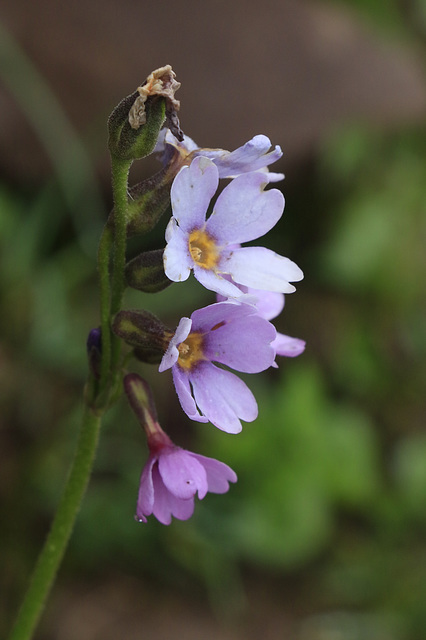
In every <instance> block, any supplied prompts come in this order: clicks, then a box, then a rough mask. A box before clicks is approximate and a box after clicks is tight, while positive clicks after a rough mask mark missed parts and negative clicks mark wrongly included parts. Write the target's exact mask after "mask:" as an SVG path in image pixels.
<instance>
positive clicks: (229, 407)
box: [159, 302, 276, 433]
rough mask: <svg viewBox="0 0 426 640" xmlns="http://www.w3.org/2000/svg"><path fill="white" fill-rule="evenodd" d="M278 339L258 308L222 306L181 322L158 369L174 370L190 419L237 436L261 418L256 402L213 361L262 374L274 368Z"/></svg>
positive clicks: (174, 376)
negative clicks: (247, 424) (274, 347)
mask: <svg viewBox="0 0 426 640" xmlns="http://www.w3.org/2000/svg"><path fill="white" fill-rule="evenodd" d="M275 337H276V331H275V328H274V327H273V325H272V324H271V323H270V322H268V321H267V320H265V319H263V318H261V317H260V316H259V315H257V313H256V309H255V307H253V306H250V305H246V304H234V303H230V302H219V303H217V304H213V305H210V306H208V307H204V308H203V309H198V310H197V311H195V312H194V313H193V314H192V316H191V318H182V319H181V321H180V322H179V325H178V327H177V329H176V332H175V334H174V336H173V337H172V338H171V340H170V343H169V346H168V348H167V351H166V353H165V354H164V356H163V359H162V361H161V364H160V367H159V370H160V371H165V370H166V369H170V368H171V369H172V374H173V381H174V384H175V387H176V392H177V394H178V397H179V401H180V403H181V406H182V409H183V410H184V411H185V413H186V414H187V415H188V416H189V417H190V418H191V419H192V420H197V421H198V422H207V421H210V422H211V423H212V424H214V425H215V426H216V427H218V428H219V429H222V430H223V431H227V432H228V433H239V432H240V431H241V428H242V427H241V422H240V419H241V420H245V421H246V422H252V421H253V420H255V419H256V418H257V413H258V410H257V403H256V400H255V398H254V396H253V394H252V393H251V391H250V390H249V388H248V387H247V386H246V385H245V383H244V382H242V380H240V379H239V378H238V377H237V376H236V375H234V374H233V373H231V372H230V371H227V370H224V369H221V368H219V367H217V366H215V365H214V364H213V362H217V363H219V364H223V365H225V366H228V367H231V368H233V369H236V370H237V371H241V372H245V373H258V372H260V371H264V370H265V369H268V368H269V367H270V366H272V365H273V363H274V358H275V351H274V349H273V347H272V346H271V343H272V341H273V340H275Z"/></svg>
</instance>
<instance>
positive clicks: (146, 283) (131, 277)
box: [125, 249, 172, 293]
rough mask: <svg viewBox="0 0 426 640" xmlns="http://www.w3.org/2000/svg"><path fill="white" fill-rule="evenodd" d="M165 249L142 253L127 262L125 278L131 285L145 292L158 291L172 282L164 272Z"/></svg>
mask: <svg viewBox="0 0 426 640" xmlns="http://www.w3.org/2000/svg"><path fill="white" fill-rule="evenodd" d="M163 252H164V250H163V249H157V250H155V251H146V252H145V253H141V254H140V255H139V256H136V258H133V260H130V262H128V263H127V264H126V270H125V278H126V282H127V284H128V286H129V287H132V288H133V289H138V291H143V292H144V293H157V292H158V291H163V289H165V288H166V287H168V286H169V285H170V284H172V281H171V280H169V279H168V277H167V276H166V274H165V273H164V265H163Z"/></svg>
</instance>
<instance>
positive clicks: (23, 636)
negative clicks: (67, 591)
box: [10, 408, 101, 640]
mask: <svg viewBox="0 0 426 640" xmlns="http://www.w3.org/2000/svg"><path fill="white" fill-rule="evenodd" d="M100 425H101V417H100V416H98V415H95V414H94V413H93V412H92V411H91V410H90V409H88V408H85V411H84V414H83V420H82V424H81V429H80V435H79V439H78V444H77V450H76V454H75V457H74V461H73V464H72V466H71V470H70V473H69V476H68V480H67V483H66V486H65V489H64V492H63V494H62V498H61V500H60V503H59V506H58V509H57V512H56V515H55V518H54V520H53V523H52V527H51V529H50V532H49V535H48V537H47V539H46V542H45V544H44V547H43V549H42V551H41V553H40V555H39V558H38V561H37V564H36V566H35V569H34V572H33V575H32V578H31V582H30V586H29V588H28V591H27V593H26V596H25V599H24V601H23V603H22V606H21V609H20V610H19V613H18V617H17V620H16V623H15V626H14V628H13V630H12V633H11V635H10V640H29V639H30V638H31V637H32V635H33V632H34V630H35V628H36V625H37V623H38V621H39V619H40V616H41V614H42V612H43V609H44V606H45V603H46V600H47V597H48V595H49V593H50V590H51V588H52V585H53V582H54V580H55V577H56V574H57V571H58V569H59V565H60V564H61V561H62V558H63V556H64V553H65V550H66V548H67V545H68V541H69V538H70V536H71V532H72V530H73V527H74V523H75V520H76V517H77V514H78V512H79V509H80V504H81V501H82V499H83V496H84V493H85V491H86V488H87V484H88V482H89V478H90V472H91V470H92V466H93V461H94V458H95V453H96V448H97V444H98V439H99V431H100Z"/></svg>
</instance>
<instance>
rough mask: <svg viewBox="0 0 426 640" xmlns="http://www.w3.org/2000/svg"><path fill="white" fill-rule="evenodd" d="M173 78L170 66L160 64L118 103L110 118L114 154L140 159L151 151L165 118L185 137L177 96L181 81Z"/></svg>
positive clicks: (126, 158) (109, 142)
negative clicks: (180, 123)
mask: <svg viewBox="0 0 426 640" xmlns="http://www.w3.org/2000/svg"><path fill="white" fill-rule="evenodd" d="M174 78H175V74H174V72H173V70H172V68H171V66H170V65H166V66H165V67H160V68H159V69H156V70H155V71H153V72H152V73H151V74H150V75H149V76H148V78H147V79H146V81H145V83H144V84H143V85H142V86H140V87H138V89H137V90H136V91H135V92H134V93H132V94H131V95H129V96H127V97H126V98H124V100H122V101H121V102H120V103H119V104H118V105H117V107H116V108H115V109H114V110H113V112H112V113H111V115H110V117H109V120H108V134H109V137H108V147H109V150H110V153H111V155H113V156H116V157H118V158H121V159H122V160H138V159H140V158H144V157H145V156H147V155H149V154H150V153H152V151H153V150H154V147H155V145H156V142H157V139H158V134H159V133H160V129H161V127H162V126H163V124H164V121H165V120H166V118H167V121H168V122H170V123H171V124H172V125H173V127H174V129H175V131H177V132H178V134H179V132H180V135H181V136H182V137H183V134H182V132H181V131H180V128H179V126H178V122H179V121H178V119H177V115H176V111H177V110H178V109H179V102H178V101H177V100H176V99H175V97H174V93H175V91H177V89H179V87H180V83H179V82H176V80H175V79H174Z"/></svg>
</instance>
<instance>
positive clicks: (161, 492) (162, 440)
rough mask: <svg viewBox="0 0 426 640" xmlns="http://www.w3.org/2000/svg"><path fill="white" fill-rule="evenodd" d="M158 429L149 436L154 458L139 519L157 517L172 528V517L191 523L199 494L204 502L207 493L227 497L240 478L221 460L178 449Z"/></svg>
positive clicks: (147, 466) (141, 494)
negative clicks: (195, 500)
mask: <svg viewBox="0 0 426 640" xmlns="http://www.w3.org/2000/svg"><path fill="white" fill-rule="evenodd" d="M155 426H156V429H155V432H151V434H150V435H149V436H148V446H149V450H150V455H149V458H148V460H147V462H146V464H145V467H144V469H143V471H142V475H141V480H140V487H139V495H138V501H137V507H136V516H135V517H136V519H137V520H139V521H140V522H146V521H147V516H150V515H151V514H153V515H154V516H155V517H156V518H157V520H159V521H160V522H161V523H162V524H170V522H171V520H172V516H174V517H175V518H178V519H179V520H188V518H190V517H191V516H192V514H193V511H194V497H195V495H196V494H198V498H199V499H200V500H202V499H203V498H204V497H205V495H206V494H207V492H210V493H226V492H227V491H228V489H229V483H230V482H236V481H237V476H236V474H235V472H234V471H233V470H232V469H231V468H230V467H228V465H226V464H224V463H223V462H219V460H215V459H214V458H207V457H205V456H201V455H198V454H196V453H192V452H191V451H186V450H185V449H181V448H180V447H177V446H176V445H174V444H173V442H172V441H171V440H170V438H169V437H168V436H167V435H166V434H165V433H164V431H163V430H162V429H161V427H160V425H159V424H158V423H155Z"/></svg>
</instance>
